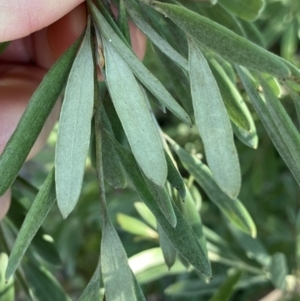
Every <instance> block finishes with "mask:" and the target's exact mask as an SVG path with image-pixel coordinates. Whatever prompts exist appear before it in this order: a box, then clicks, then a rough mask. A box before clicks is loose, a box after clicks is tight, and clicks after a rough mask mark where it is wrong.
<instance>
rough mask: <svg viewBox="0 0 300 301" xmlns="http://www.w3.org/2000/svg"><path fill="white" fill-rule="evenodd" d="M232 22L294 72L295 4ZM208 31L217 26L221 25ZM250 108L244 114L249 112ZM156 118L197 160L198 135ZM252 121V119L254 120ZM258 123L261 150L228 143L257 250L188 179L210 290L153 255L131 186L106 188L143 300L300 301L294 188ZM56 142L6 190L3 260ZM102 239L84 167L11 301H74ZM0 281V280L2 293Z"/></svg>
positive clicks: (148, 225)
mask: <svg viewBox="0 0 300 301" xmlns="http://www.w3.org/2000/svg"><path fill="white" fill-rule="evenodd" d="M213 9H214V8H209V7H205V6H203V10H205V11H206V12H207V13H212V12H213ZM210 10H211V11H210ZM212 15H213V14H212ZM235 20H236V22H237V23H236V24H238V26H240V28H241V29H242V30H244V31H245V32H246V33H248V38H249V39H252V40H253V41H256V42H259V43H261V44H263V46H264V47H266V48H267V49H270V50H271V51H272V52H274V53H276V54H278V55H280V56H282V57H283V58H285V59H287V60H289V61H291V62H292V63H294V64H295V65H296V66H298V67H300V49H299V37H300V1H298V0H297V1H295V0H268V1H266V6H265V9H264V11H263V12H262V14H261V16H260V18H259V19H258V20H257V21H256V22H254V23H249V22H246V21H243V20H242V19H239V18H235ZM215 21H219V22H220V23H222V17H220V16H219V17H218V19H217V20H215ZM249 24H251V25H250V26H249ZM224 25H226V24H224ZM251 30H252V33H251ZM153 54H154V50H153V48H152V45H150V43H149V44H148V49H147V54H146V56H145V59H144V63H145V65H146V66H147V67H148V68H149V69H150V70H151V71H152V72H153V73H154V74H155V75H156V76H157V77H158V78H159V79H160V80H161V81H162V82H163V83H164V85H165V87H166V88H167V89H168V90H169V91H171V93H172V94H173V95H176V93H173V87H172V85H171V83H170V82H169V80H168V76H167V73H166V72H165V70H163V69H162V67H161V64H160V62H159V61H158V59H157V56H155V55H153ZM240 87H241V86H240ZM241 92H243V91H241ZM280 98H281V101H282V103H283V105H284V106H285V108H286V110H287V111H288V112H289V115H290V116H291V118H292V119H293V120H294V122H295V124H296V125H297V127H298V128H299V124H297V115H296V111H295V109H294V106H293V102H292V100H291V99H290V97H289V96H287V93H285V91H281V95H280ZM246 100H247V99H246ZM248 105H249V107H250V108H251V105H250V103H248ZM156 113H157V119H158V122H159V124H160V125H161V127H162V128H163V130H164V132H166V133H167V134H168V135H169V136H170V137H172V138H174V139H175V140H176V141H177V142H178V143H179V144H180V145H181V146H182V147H184V148H185V149H186V150H188V151H189V152H191V153H194V154H199V156H201V153H202V152H203V148H202V143H201V140H200V138H199V136H198V134H197V130H196V127H193V128H189V127H188V126H187V125H183V124H178V122H177V120H176V119H175V118H174V116H173V115H171V114H163V113H162V112H161V111H159V110H157V112H156ZM252 114H253V116H254V117H255V112H254V111H253V110H252ZM255 121H256V126H257V131H258V136H259V139H260V141H259V146H258V148H257V149H256V150H253V149H250V148H247V147H246V146H245V145H243V144H242V143H241V142H239V140H238V139H235V143H236V146H237V149H238V153H239V158H240V162H241V168H242V176H243V185H242V190H241V192H240V199H241V200H242V201H243V203H244V205H245V206H246V208H247V209H248V210H249V212H250V214H251V216H252V217H253V219H254V222H255V223H256V226H257V229H258V231H257V233H258V237H257V239H256V240H254V239H252V238H250V237H248V236H246V235H243V234H241V232H237V230H235V229H234V228H233V227H232V226H230V225H229V224H228V223H227V222H226V221H225V219H224V218H223V217H222V215H221V214H220V212H219V210H218V209H217V208H216V207H215V205H214V204H212V203H211V202H210V201H209V200H208V198H207V196H206V195H205V193H204V192H203V191H202V190H201V189H200V187H199V186H198V185H197V184H196V183H194V181H193V178H191V177H190V178H187V179H186V181H187V186H188V187H189V188H190V191H191V192H192V195H191V199H192V200H193V202H194V204H195V208H197V209H198V210H199V212H200V215H201V218H202V221H203V224H204V225H205V229H204V230H205V231H204V233H205V236H206V239H207V241H208V244H207V246H208V251H209V257H210V260H211V261H212V269H213V274H214V278H213V280H212V281H211V283H210V284H208V285H207V284H205V283H204V282H201V281H199V278H198V276H197V275H196V273H195V272H193V270H191V269H189V267H186V266H185V262H184V261H181V260H180V259H177V260H176V263H175V265H174V266H173V267H172V268H171V270H170V271H169V270H168V268H167V266H166V265H165V264H164V259H163V255H162V252H161V250H160V249H159V248H158V247H159V241H158V234H157V229H156V224H155V220H154V219H153V217H152V214H151V213H150V212H149V211H148V210H147V208H145V206H144V205H143V203H141V200H140V198H139V196H138V195H137V193H136V192H135V190H134V189H133V186H132V185H131V184H130V183H129V185H128V187H127V188H126V189H120V190H115V189H112V188H111V187H110V186H109V185H107V187H106V190H107V208H108V211H109V215H110V217H111V219H112V221H113V223H114V226H115V227H116V229H117V230H118V233H119V235H120V238H121V240H122V243H123V245H124V247H125V250H126V252H127V254H128V257H129V262H130V266H131V268H132V270H133V271H134V273H135V274H136V276H137V279H138V281H139V282H140V283H141V284H142V289H143V291H144V293H145V296H147V300H149V301H163V300H182V301H196V300H197V301H198V300H229V298H231V299H230V300H232V301H234V300H236V301H237V300H238V301H252V300H259V299H261V298H263V296H265V295H267V294H269V293H270V292H272V291H273V293H274V289H277V290H278V291H277V292H279V296H280V297H279V298H278V296H277V297H276V298H277V299H276V298H275V297H274V298H273V299H270V300H290V301H292V300H300V211H299V208H300V206H299V204H300V202H299V201H300V190H299V186H298V185H297V183H296V182H295V180H294V178H293V177H292V175H291V173H290V172H289V170H288V169H287V167H286V165H285V164H284V162H283V161H282V159H281V158H280V156H279V155H278V153H277V151H276V150H275V148H274V147H273V145H272V143H271V141H270V139H269V137H268V135H267V134H266V131H265V129H264V128H263V126H262V124H261V122H260V121H259V120H258V118H256V120H255ZM56 137H57V128H54V130H53V132H52V134H51V136H50V138H49V140H48V143H47V145H46V146H45V148H44V149H43V151H42V152H41V153H39V154H38V155H37V156H36V157H35V158H34V160H32V161H30V162H27V163H26V164H25V166H24V167H23V169H22V172H21V175H20V176H19V177H18V179H17V181H16V182H15V184H14V185H13V201H12V206H11V209H10V211H9V214H8V216H7V217H6V218H5V220H4V221H3V222H2V224H1V247H2V251H4V252H5V251H7V249H10V248H11V246H12V243H13V241H14V239H15V236H16V233H17V231H18V229H19V228H20V225H21V223H22V220H23V219H24V216H25V213H26V211H27V210H28V208H29V207H30V205H31V203H32V201H33V200H34V198H35V195H36V193H37V189H38V188H40V186H41V185H42V183H43V182H44V179H45V178H46V176H47V174H48V173H49V171H50V170H51V168H52V167H53V162H54V149H55V143H56ZM104 160H105V158H104ZM179 168H180V171H181V174H182V175H183V177H187V176H188V174H187V173H186V172H185V170H184V169H183V168H182V167H181V166H179ZM100 238H101V221H100V208H99V200H98V186H97V181H96V178H95V173H94V170H93V168H92V166H91V162H90V161H89V160H88V161H87V165H86V173H85V178H84V185H83V189H82V193H81V197H80V201H79V203H78V205H77V207H76V209H75V210H74V211H73V212H72V214H71V215H70V216H69V217H68V218H67V220H63V219H62V217H61V214H60V213H59V210H58V208H57V206H56V205H55V206H54V208H52V210H51V212H50V214H49V215H48V217H47V219H46V221H45V223H44V225H43V230H41V231H39V232H38V235H37V237H36V238H35V240H34V241H33V243H32V245H31V246H30V248H29V250H28V252H27V253H26V257H25V258H24V260H23V263H22V269H21V270H20V271H19V272H18V273H17V275H16V280H17V282H16V286H15V290H16V296H17V297H16V300H26V298H27V297H26V296H28V295H30V292H28V287H29V288H30V289H29V290H32V291H33V292H34V295H35V296H36V298H37V300H43V301H44V300H55V301H60V300H69V299H68V297H66V295H65V292H67V294H68V295H69V296H71V298H74V299H76V298H78V297H79V295H80V294H81V292H82V291H83V289H84V288H85V286H86V284H87V283H88V281H89V279H90V277H91V276H92V274H93V272H94V269H95V266H96V265H97V261H98V256H99V241H100ZM187 247H188V246H187ZM1 256H2V257H1ZM1 256H0V264H1V266H2V267H3V265H5V262H6V261H7V258H6V257H5V255H3V254H2V255H1ZM2 269H3V268H2ZM0 272H1V271H0ZM24 273H26V277H25V274H24ZM51 275H53V276H51ZM55 279H56V280H55ZM3 281H4V280H3V272H2V278H1V279H0V285H1V286H3ZM26 282H27V283H28V285H26ZM0 289H1V288H0ZM11 290H13V287H11ZM64 291H65V292H64ZM229 293H230V294H231V296H230V295H229ZM0 300H2V299H1V297H0ZM7 300H8V299H7ZM128 301H129V300H128Z"/></svg>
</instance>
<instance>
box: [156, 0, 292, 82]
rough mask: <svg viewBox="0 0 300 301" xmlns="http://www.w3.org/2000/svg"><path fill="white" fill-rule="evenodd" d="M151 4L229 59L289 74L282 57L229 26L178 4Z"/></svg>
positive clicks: (264, 70) (281, 74) (276, 72)
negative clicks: (243, 36) (250, 40)
mask: <svg viewBox="0 0 300 301" xmlns="http://www.w3.org/2000/svg"><path fill="white" fill-rule="evenodd" d="M151 4H152V5H153V6H154V8H156V9H157V10H159V11H160V12H162V13H163V14H165V15H166V16H167V17H169V18H171V19H172V20H173V21H174V22H175V23H176V24H177V25H178V26H179V27H181V28H182V29H183V30H184V31H185V32H186V33H188V34H190V35H191V36H193V37H194V38H195V39H196V40H197V41H198V42H199V43H201V44H202V45H203V46H205V47H208V48H211V49H212V50H214V51H215V52H217V53H218V54H220V55H221V56H223V57H224V58H225V59H227V60H228V61H231V62H233V63H237V64H240V65H243V66H245V67H247V68H250V69H254V70H258V71H262V72H266V73H271V74H274V75H277V76H283V77H284V76H287V75H289V70H288V68H287V67H286V66H285V65H284V64H283V62H282V60H281V59H280V58H279V57H277V56H276V55H274V54H272V53H270V52H268V51H266V50H265V49H263V48H260V47H259V46H257V45H255V44H253V43H251V42H249V41H248V40H246V39H244V38H242V37H240V36H238V35H236V34H235V33H233V32H232V31H230V30H228V29H227V28H225V27H223V26H221V25H219V24H217V23H215V22H213V21H211V20H209V19H207V18H205V17H202V16H200V15H198V14H197V13H194V12H192V11H189V10H188V9H185V8H183V7H180V6H177V5H171V4H166V3H162V2H156V1H154V2H152V3H151Z"/></svg>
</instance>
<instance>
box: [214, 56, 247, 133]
mask: <svg viewBox="0 0 300 301" xmlns="http://www.w3.org/2000/svg"><path fill="white" fill-rule="evenodd" d="M209 66H210V69H211V71H212V73H213V75H214V77H215V79H216V82H217V83H218V87H219V89H220V93H221V95H222V98H223V101H224V104H225V107H226V110H227V112H228V114H229V117H230V119H231V120H232V121H233V122H234V123H235V124H236V125H237V126H238V127H240V128H242V129H244V130H246V131H250V128H251V124H250V123H251V121H250V120H249V116H248V115H247V111H246V110H247V106H246V104H245V103H244V101H243V98H242V96H241V95H240V93H239V91H238V89H237V88H236V86H235V84H234V83H233V82H232V81H231V80H230V78H229V77H228V76H227V74H226V72H225V71H224V70H223V68H222V67H221V65H220V64H219V63H218V62H217V61H216V60H215V59H211V60H210V64H209Z"/></svg>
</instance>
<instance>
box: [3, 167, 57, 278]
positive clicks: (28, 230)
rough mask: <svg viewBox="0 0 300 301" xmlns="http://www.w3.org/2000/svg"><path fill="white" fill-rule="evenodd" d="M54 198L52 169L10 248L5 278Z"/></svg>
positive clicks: (20, 256) (47, 211)
mask: <svg viewBox="0 0 300 301" xmlns="http://www.w3.org/2000/svg"><path fill="white" fill-rule="evenodd" d="M55 200H56V194H55V181H54V170H52V171H51V172H50V173H49V175H48V177H47V179H46V180H45V182H44V184H43V186H42V188H41V189H40V191H39V193H38V194H37V196H36V198H35V200H34V202H33V204H32V206H31V208H30V210H29V212H28V214H27V216H26V218H25V220H24V222H23V225H22V228H21V230H20V232H19V234H18V236H17V239H16V241H15V244H14V246H13V248H12V250H11V254H10V257H9V261H8V265H7V270H6V274H5V278H6V279H9V278H10V277H11V276H12V275H13V273H14V272H15V270H16V269H17V267H18V266H19V264H20V262H21V260H22V258H23V256H24V254H25V252H26V250H27V248H28V246H29V245H30V243H31V241H32V239H33V238H34V236H35V234H36V233H37V231H38V229H39V228H40V226H41V225H42V223H43V221H44V219H45V218H46V216H47V214H48V213H49V211H50V209H51V207H52V206H53V204H54V202H55Z"/></svg>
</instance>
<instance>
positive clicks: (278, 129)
mask: <svg viewBox="0 0 300 301" xmlns="http://www.w3.org/2000/svg"><path fill="white" fill-rule="evenodd" d="M236 70H237V71H238V74H239V76H240V78H241V80H242V83H243V85H244V87H245V89H246V91H247V93H248V95H249V98H250V100H251V103H252V105H253V107H254V109H255V110H256V112H257V114H258V116H259V118H260V120H261V121H262V123H263V125H264V126H265V128H266V130H267V132H268V134H269V136H270V138H271V140H272V142H273V144H274V146H275V147H276V149H277V150H278V152H279V154H280V156H281V157H282V159H283V160H284V161H285V163H286V164H287V166H288V168H289V169H290V171H291V172H292V174H293V176H294V178H295V179H296V181H297V182H298V184H300V160H299V149H300V138H299V133H298V132H297V130H296V129H295V126H294V125H293V124H292V122H291V120H290V118H289V117H288V115H287V113H286V112H285V111H284V108H283V107H282V105H281V103H280V102H279V100H278V99H277V97H276V96H275V95H274V94H273V92H272V90H271V89H270V88H269V86H268V84H267V83H266V82H265V81H263V87H264V92H265V93H266V98H267V99H266V102H264V101H263V100H262V99H261V97H260V95H259V93H258V92H257V90H256V87H255V85H254V84H253V82H252V81H251V79H250V78H249V77H248V76H247V75H246V74H245V73H244V72H243V70H242V69H241V68H240V67H238V66H236Z"/></svg>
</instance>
